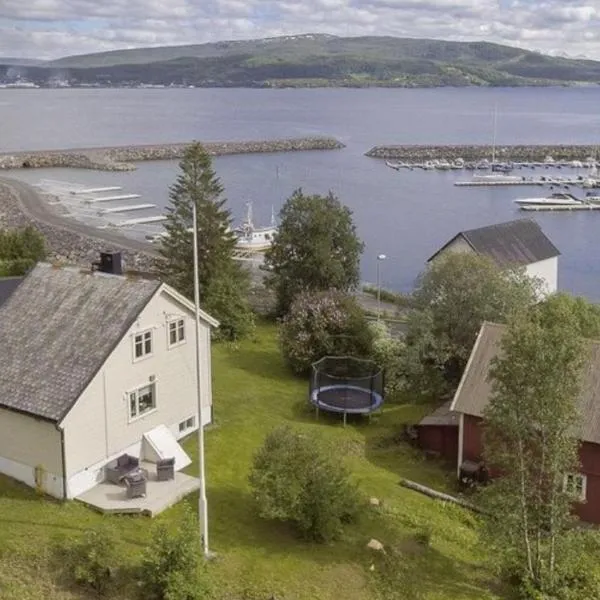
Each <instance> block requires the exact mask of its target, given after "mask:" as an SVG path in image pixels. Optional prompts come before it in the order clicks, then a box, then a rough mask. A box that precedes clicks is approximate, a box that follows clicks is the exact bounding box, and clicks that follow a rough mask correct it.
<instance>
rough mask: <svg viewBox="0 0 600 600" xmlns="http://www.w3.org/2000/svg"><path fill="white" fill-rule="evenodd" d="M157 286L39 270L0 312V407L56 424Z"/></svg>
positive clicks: (64, 270)
mask: <svg viewBox="0 0 600 600" xmlns="http://www.w3.org/2000/svg"><path fill="white" fill-rule="evenodd" d="M159 287H160V282H158V281H148V280H132V279H127V278H125V277H119V276H115V275H107V274H104V273H100V272H95V273H93V274H92V273H89V272H83V271H81V270H79V269H75V268H55V267H52V266H50V265H47V264H38V265H37V266H36V267H35V268H34V269H33V270H32V271H31V272H30V273H29V274H28V275H27V277H26V278H25V279H24V280H23V281H22V282H21V284H20V285H19V286H18V287H17V288H16V289H15V290H14V291H13V293H12V294H11V296H10V297H9V299H8V300H7V301H6V302H5V303H4V304H3V305H2V306H1V307H0V406H4V407H6V408H9V409H13V410H17V411H21V412H25V413H30V414H32V415H35V416H38V417H41V418H44V419H48V420H51V421H60V420H61V419H62V417H63V416H64V415H65V414H66V412H67V411H68V410H69V409H70V408H71V407H72V405H73V404H74V403H75V402H76V401H77V399H78V398H79V396H80V395H81V393H82V392H83V390H84V389H85V387H86V386H87V384H88V383H89V382H90V380H91V379H92V378H93V377H94V375H95V374H96V372H97V371H98V370H99V369H100V367H101V366H102V364H103V363H104V361H105V360H106V358H107V357H108V355H109V354H110V352H112V350H113V349H114V347H115V346H116V344H117V343H118V342H119V340H120V339H121V338H122V337H123V335H124V334H125V333H126V331H127V330H128V329H129V327H130V326H131V325H132V324H133V322H134V321H135V319H136V317H137V316H138V315H139V313H140V312H141V310H142V309H143V308H144V307H145V306H146V304H147V303H148V302H149V300H150V299H151V298H152V296H153V295H154V294H155V292H156V291H157V290H158V288H159Z"/></svg>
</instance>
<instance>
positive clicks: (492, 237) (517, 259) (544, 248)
mask: <svg viewBox="0 0 600 600" xmlns="http://www.w3.org/2000/svg"><path fill="white" fill-rule="evenodd" d="M458 237H462V238H463V239H464V240H465V241H466V242H467V244H469V246H471V248H473V250H474V251H475V252H477V253H478V254H483V255H485V256H489V257H490V258H491V259H493V260H494V261H495V262H496V263H497V264H499V265H500V266H502V267H505V266H509V265H514V266H523V265H529V264H531V263H535V262H538V261H540V260H546V259H548V258H554V257H555V256H559V255H560V252H559V251H558V249H557V248H556V246H555V245H554V244H553V243H552V242H551V241H550V240H549V239H548V238H547V237H546V235H545V234H544V232H543V231H542V228H541V227H540V226H539V225H538V224H537V223H536V222H535V221H534V220H532V219H517V220H516V221H508V222H506V223H498V224H497V225H489V226H487V227H479V228H477V229H468V230H466V231H461V232H460V233H458V234H457V235H455V236H454V237H453V238H452V239H451V240H450V241H449V242H448V243H447V244H445V245H444V246H443V247H442V248H440V249H439V250H438V251H437V252H436V253H435V254H434V255H433V256H432V257H431V258H430V259H429V260H432V259H433V258H435V257H436V256H437V255H438V254H439V253H440V252H442V251H443V250H444V249H445V248H447V247H448V246H449V245H450V244H451V243H452V242H453V241H454V240H456V238H458ZM428 262H429V261H428Z"/></svg>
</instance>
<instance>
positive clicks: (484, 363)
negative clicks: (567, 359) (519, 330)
mask: <svg viewBox="0 0 600 600" xmlns="http://www.w3.org/2000/svg"><path fill="white" fill-rule="evenodd" d="M505 331H506V326H505V325H497V324H495V323H484V324H483V325H482V327H481V330H480V332H479V336H478V337H477V341H476V342H475V346H474V347H473V352H472V353H471V357H470V358H469V362H468V363H467V367H466V369H465V372H464V373H463V376H462V380H461V382H460V385H459V387H458V390H457V391H456V394H455V396H454V400H453V404H452V410H454V411H456V412H458V413H464V414H467V415H472V416H474V417H483V412H484V410H485V407H486V406H487V404H488V402H489V400H490V396H491V393H492V382H491V380H490V378H489V369H490V363H491V360H492V359H493V358H494V357H495V356H496V355H497V354H498V352H499V351H500V342H501V340H502V336H503V335H504V332H505ZM587 351H588V358H587V360H586V363H585V366H584V369H583V373H582V379H581V392H580V395H579V400H578V406H579V412H580V416H581V423H580V426H579V431H578V432H577V434H578V437H579V439H581V440H583V441H585V442H592V443H594V444H600V342H596V341H589V342H588V350H587Z"/></svg>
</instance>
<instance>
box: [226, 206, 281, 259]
mask: <svg viewBox="0 0 600 600" xmlns="http://www.w3.org/2000/svg"><path fill="white" fill-rule="evenodd" d="M246 207H247V213H246V218H245V219H244V222H243V223H242V225H241V226H240V227H238V228H237V229H234V233H235V234H236V236H237V244H236V246H237V248H238V249H239V250H244V251H247V252H262V251H264V250H267V248H270V247H271V244H272V243H273V239H274V237H275V234H276V233H277V224H276V222H275V214H274V213H273V212H272V213H271V224H270V225H267V226H266V227H255V225H254V221H253V219H252V202H247V203H246Z"/></svg>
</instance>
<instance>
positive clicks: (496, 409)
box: [483, 303, 588, 598]
mask: <svg viewBox="0 0 600 600" xmlns="http://www.w3.org/2000/svg"><path fill="white" fill-rule="evenodd" d="M550 306H551V310H548V309H546V308H545V307H539V308H537V309H536V310H534V311H531V312H530V313H529V314H528V315H526V316H523V315H521V316H520V317H519V318H518V319H515V320H514V321H513V322H512V323H510V325H509V328H508V330H507V333H506V334H505V335H504V336H503V339H502V343H501V353H500V355H499V356H498V357H497V358H496V359H494V361H493V363H492V367H491V369H490V378H491V381H492V397H491V399H490V403H489V405H488V407H487V408H486V410H485V414H484V416H485V429H484V454H485V457H486V461H487V462H488V464H490V465H492V466H493V469H494V470H497V472H498V473H499V474H500V476H499V477H498V478H497V479H496V480H495V481H494V482H493V483H492V484H491V485H490V486H489V488H488V489H486V490H485V492H484V494H483V500H484V504H485V505H486V506H487V509H488V511H489V515H490V518H489V519H488V527H489V529H488V532H489V533H490V534H491V535H490V536H489V538H488V539H489V541H490V543H491V545H492V546H493V547H495V548H496V550H497V551H498V556H499V558H500V562H501V564H502V567H503V569H504V572H511V573H512V574H513V575H518V576H519V577H520V579H521V580H522V581H523V582H524V586H525V589H527V590H529V591H530V592H531V591H535V592H536V593H540V594H549V596H546V595H543V596H542V595H540V596H539V597H540V598H541V597H544V598H546V597H553V598H554V597H559V596H558V595H556V596H555V595H554V594H560V593H562V592H563V591H564V589H563V588H564V587H565V585H567V586H568V585H570V584H565V581H564V579H562V577H561V570H562V567H563V565H562V564H561V561H563V562H564V556H565V548H566V547H567V546H568V544H567V542H568V536H569V530H570V526H571V523H572V517H571V503H572V502H573V501H574V500H575V497H576V496H577V495H578V492H579V490H577V483H576V480H577V476H576V475H570V474H576V473H577V472H578V455H577V451H578V446H579V443H578V441H577V430H578V426H579V425H580V422H579V419H580V415H579V410H578V395H579V392H580V386H581V373H582V366H583V360H584V357H585V356H586V352H587V351H588V346H587V344H586V343H585V342H584V341H583V339H582V337H581V335H580V334H581V328H580V323H579V322H578V317H577V316H576V315H574V314H573V313H571V312H569V311H568V310H562V308H564V307H561V306H560V305H558V304H555V303H550ZM548 317H551V318H548ZM532 597H533V596H532ZM535 597H538V596H535ZM560 597H562V596H560ZM572 597H573V598H575V597H580V596H572Z"/></svg>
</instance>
